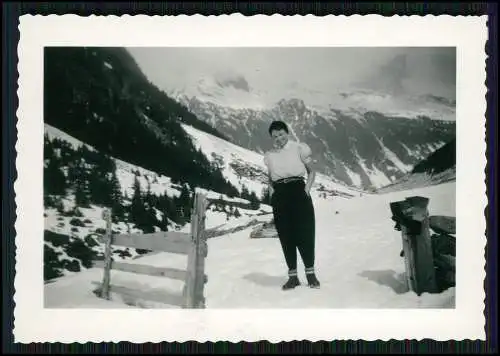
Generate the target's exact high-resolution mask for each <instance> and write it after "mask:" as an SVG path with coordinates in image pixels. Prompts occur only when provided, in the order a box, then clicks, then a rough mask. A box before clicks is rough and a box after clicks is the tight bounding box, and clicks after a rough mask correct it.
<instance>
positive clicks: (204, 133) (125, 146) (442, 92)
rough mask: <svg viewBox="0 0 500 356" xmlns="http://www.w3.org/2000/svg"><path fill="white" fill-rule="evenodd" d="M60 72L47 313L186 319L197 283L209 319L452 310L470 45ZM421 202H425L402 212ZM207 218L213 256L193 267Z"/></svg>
mask: <svg viewBox="0 0 500 356" xmlns="http://www.w3.org/2000/svg"><path fill="white" fill-rule="evenodd" d="M44 63H45V64H44V214H45V215H44V217H45V220H44V279H45V281H46V282H47V284H46V286H45V295H44V296H45V306H46V307H49V308H57V307H64V308H67V307H72V308H84V307H102V308H106V307H110V308H114V307H119V306H121V305H122V304H125V305H126V306H129V307H143V308H148V307H162V306H163V304H164V307H170V305H172V304H173V305H174V306H177V305H178V306H184V304H185V303H183V302H184V301H183V300H182V299H183V298H188V297H191V296H189V295H188V294H187V293H188V291H187V290H186V291H185V292H186V293H183V292H184V289H183V288H184V285H186V284H188V283H190V282H191V281H190V280H189V279H190V278H194V279H195V283H196V279H198V278H200V282H201V283H200V285H199V286H198V285H196V286H194V287H196V288H200V290H199V291H196V292H198V293H197V294H196V295H194V296H192V298H199V299H200V300H194V301H193V302H194V304H193V305H192V306H193V307H197V306H198V304H203V305H202V307H206V308H248V307H251V308H436V307H437V308H453V307H454V300H455V299H454V289H455V216H456V213H455V189H456V184H455V178H456V171H455V163H456V162H455V145H456V129H455V126H456V125H455V120H456V115H455V107H456V93H455V91H456V49H455V48H454V47H445V48H443V47H436V48H430V47H423V48H404V47H395V48H379V47H376V48H367V47H364V48H363V47H354V48H353V47H350V48H342V47H333V48H317V47H315V48H304V47H302V48H300V47H299V48H165V47H163V48H150V47H146V48H137V47H133V48H123V47H100V48H98V47H80V46H78V47H46V48H45V50H44ZM198 188H199V189H202V190H203V191H205V192H206V195H207V198H208V200H207V201H206V204H205V207H206V209H205V210H204V211H198V210H196V209H197V208H198V207H197V206H196V205H194V203H195V199H194V198H195V191H196V189H198ZM407 197H408V198H411V197H423V198H424V199H425V201H420V200H419V201H415V202H413V201H405V202H404V203H401V205H398V206H397V207H395V208H394V209H391V204H392V203H396V202H399V201H404V200H405V198H407ZM193 209H194V211H193ZM103 210H109V211H110V212H111V217H110V222H111V224H110V228H111V236H112V239H113V240H112V241H111V247H110V254H108V256H106V240H105V238H107V235H106V233H107V232H106V219H104V218H103ZM197 214H203V215H205V221H204V229H203V230H200V231H199V232H198V233H199V234H200V235H201V236H199V238H200V239H202V240H206V242H205V243H206V244H207V245H208V251H207V252H208V253H206V254H203V253H202V254H199V253H198V254H196V252H194V253H195V255H194V256H191V255H190V253H191V251H190V250H189V247H190V246H189V244H190V242H191V240H192V239H191V237H192V236H191V235H192V234H191V232H192V231H191V230H192V228H193V224H192V223H193V217H197V216H198V215H197ZM391 214H392V215H391ZM400 214H401V215H400ZM393 218H394V219H393ZM413 224H415V225H416V229H415V231H410V229H411V227H412V226H413ZM395 225H397V227H395ZM200 227H201V226H198V228H200ZM170 233H171V234H172V235H170ZM182 233H185V235H180V234H182ZM115 235H117V236H115ZM183 238H184V239H183ZM183 240H184V241H183ZM183 242H185V244H183ZM200 243H203V241H202V242H200ZM169 245H172V246H169ZM184 246H185V247H186V248H185V249H183V247H184ZM205 255H206V256H205ZM106 258H109V259H110V261H111V262H110V263H106V262H107V261H106ZM190 258H193V259H200V260H201V259H204V261H194V264H189V263H188V262H191V261H190ZM106 268H110V269H111V271H110V272H109V276H108V279H107V280H105V281H104V279H103V278H104V271H105V270H106ZM193 268H194V269H195V270H190V269H193ZM196 268H198V269H197V270H196ZM103 269H104V270H103ZM197 273H200V274H201V275H200V276H198V275H196V274H197ZM190 274H194V276H190ZM204 274H206V275H207V277H208V278H207V280H206V281H205V282H204V276H203V275H204ZM181 277H182V278H181ZM94 281H95V282H97V283H99V284H98V286H100V290H98V291H96V293H93V290H94V289H95V288H92V284H91V283H92V282H94ZM103 281H104V282H103ZM103 283H105V284H104V285H103ZM104 287H105V288H106V293H107V294H106V295H105V296H104V295H103V290H102V288H104ZM188 287H189V285H188ZM308 287H313V288H314V289H313V290H311V288H308ZM163 294H164V295H163ZM98 296H103V297H106V299H109V302H108V301H106V302H103V301H102V299H99V298H98ZM150 301H153V302H154V304H155V305H154V306H153V305H151V306H149V305H148V304H149V302H150ZM187 302H188V301H186V303H187ZM186 306H188V305H187V304H186Z"/></svg>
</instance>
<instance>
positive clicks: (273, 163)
mask: <svg viewBox="0 0 500 356" xmlns="http://www.w3.org/2000/svg"><path fill="white" fill-rule="evenodd" d="M309 162H311V148H310V147H309V146H308V145H307V144H306V143H303V142H297V141H288V142H287V143H286V145H285V147H283V148H281V149H277V150H271V151H268V152H266V153H265V155H264V163H265V165H266V166H267V169H268V171H269V174H270V176H271V180H273V181H276V180H278V179H282V178H288V177H301V176H304V175H305V174H306V173H307V170H306V167H305V165H304V163H309Z"/></svg>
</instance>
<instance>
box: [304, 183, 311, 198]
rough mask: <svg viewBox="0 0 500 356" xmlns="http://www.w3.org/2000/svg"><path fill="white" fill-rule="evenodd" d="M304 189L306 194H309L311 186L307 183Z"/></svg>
mask: <svg viewBox="0 0 500 356" xmlns="http://www.w3.org/2000/svg"><path fill="white" fill-rule="evenodd" d="M304 191H305V192H306V194H307V195H309V196H311V186H310V185H309V184H306V186H305V188H304Z"/></svg>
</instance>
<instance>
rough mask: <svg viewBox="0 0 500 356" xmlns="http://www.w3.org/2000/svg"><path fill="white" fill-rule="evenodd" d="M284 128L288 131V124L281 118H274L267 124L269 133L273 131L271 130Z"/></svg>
mask: <svg viewBox="0 0 500 356" xmlns="http://www.w3.org/2000/svg"><path fill="white" fill-rule="evenodd" d="M279 130H284V131H285V132H286V133H288V126H287V125H286V124H285V123H284V122H283V121H281V120H276V121H273V122H272V123H271V125H270V126H269V135H271V134H272V133H273V131H279Z"/></svg>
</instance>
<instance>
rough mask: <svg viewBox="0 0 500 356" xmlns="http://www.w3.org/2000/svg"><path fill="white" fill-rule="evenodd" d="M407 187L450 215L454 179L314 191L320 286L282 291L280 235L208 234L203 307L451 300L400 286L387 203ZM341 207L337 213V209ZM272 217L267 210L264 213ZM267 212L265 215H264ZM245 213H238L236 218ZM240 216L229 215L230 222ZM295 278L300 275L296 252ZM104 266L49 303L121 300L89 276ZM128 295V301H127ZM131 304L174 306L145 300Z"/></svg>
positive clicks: (66, 280) (54, 291) (161, 257)
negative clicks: (356, 191)
mask: <svg viewBox="0 0 500 356" xmlns="http://www.w3.org/2000/svg"><path fill="white" fill-rule="evenodd" d="M412 195H421V196H426V197H428V198H430V205H429V212H430V214H431V215H437V214H442V215H451V216H455V183H454V182H452V183H446V184H441V185H436V186H431V187H425V188H420V189H413V190H411V191H410V190H408V191H400V192H393V193H388V194H384V195H372V196H366V195H365V196H363V197H357V198H353V199H319V198H317V197H315V198H314V205H315V208H316V221H317V238H316V241H317V242H316V244H317V247H316V268H317V275H318V278H319V280H320V281H321V282H322V287H321V289H319V290H312V289H309V288H307V287H304V286H301V287H299V288H297V289H295V290H292V291H286V292H284V291H282V290H281V289H280V286H281V284H282V283H283V282H284V281H285V279H286V266H285V264H284V262H283V257H282V254H281V249H280V246H279V241H278V240H277V239H250V238H249V234H250V231H251V228H248V229H245V230H241V231H238V232H235V233H230V234H227V235H224V236H219V237H216V238H212V239H209V240H208V257H207V259H206V274H207V275H208V283H207V284H206V285H205V297H206V307H207V308H454V306H455V288H450V289H448V290H446V291H444V292H443V293H440V294H433V295H431V294H427V293H424V294H422V295H421V296H420V297H418V296H417V295H416V294H414V293H413V292H410V291H408V290H407V288H406V287H405V284H404V283H403V281H404V270H405V267H404V260H403V259H402V258H401V257H400V256H399V252H400V251H401V248H402V241H401V233H400V232H398V231H396V230H394V224H393V221H392V220H391V213H390V208H389V203H390V202H392V201H394V200H400V199H404V198H406V197H409V196H412ZM336 212H338V213H336ZM267 218H268V219H269V217H267ZM263 219H264V218H263ZM243 220H244V221H247V218H243V219H242V221H241V223H243ZM236 222H237V221H236V220H233V221H232V222H231V225H233V226H234V225H235V223H236ZM132 263H141V264H151V265H155V266H165V267H169V266H171V267H177V268H185V267H186V257H185V256H181V255H173V254H167V253H158V254H155V255H150V256H145V257H141V258H139V259H136V260H134V261H132ZM298 267H299V271H300V272H299V278H301V279H302V281H304V274H303V265H302V264H301V260H300V259H299V265H298ZM101 279H102V269H99V268H91V269H89V270H86V271H83V272H81V273H79V274H75V275H73V276H68V277H63V278H60V279H59V280H55V281H53V282H52V283H49V284H46V285H45V306H46V307H48V308H122V307H127V305H124V304H123V303H122V301H120V300H114V301H110V302H107V301H104V302H103V301H102V300H100V299H98V298H97V297H96V296H94V295H93V294H92V290H93V289H94V288H95V286H94V285H92V284H91V282H92V281H98V282H99V281H101ZM111 282H112V283H116V284H120V285H125V286H129V287H133V288H139V289H141V290H154V289H157V290H163V291H170V293H174V294H180V293H181V291H182V286H183V283H182V282H180V281H174V280H169V279H166V278H161V277H147V276H142V275H134V274H131V273H124V272H117V271H112V274H111ZM124 302H126V301H124ZM128 307H136V308H137V307H150V308H151V307H153V308H171V307H172V306H169V305H165V304H158V303H147V302H145V301H144V302H143V303H142V304H140V305H135V306H128Z"/></svg>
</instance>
